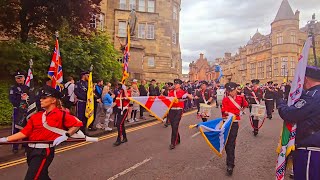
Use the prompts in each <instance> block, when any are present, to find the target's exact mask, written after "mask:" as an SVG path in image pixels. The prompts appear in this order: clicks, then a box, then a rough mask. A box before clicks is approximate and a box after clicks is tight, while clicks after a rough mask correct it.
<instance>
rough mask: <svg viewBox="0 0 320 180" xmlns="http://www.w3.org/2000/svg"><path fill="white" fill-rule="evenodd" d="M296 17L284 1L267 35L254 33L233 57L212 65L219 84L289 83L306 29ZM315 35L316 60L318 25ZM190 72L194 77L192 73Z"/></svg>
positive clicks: (227, 55) (319, 41)
mask: <svg viewBox="0 0 320 180" xmlns="http://www.w3.org/2000/svg"><path fill="white" fill-rule="evenodd" d="M299 16H300V12H299V11H298V10H297V11H296V12H295V13H293V11H292V8H291V6H290V4H289V2H288V0H283V1H282V3H281V5H280V8H279V10H278V13H277V15H276V17H275V19H274V21H273V22H272V23H271V33H270V34H268V35H262V34H261V33H260V32H259V31H258V30H257V32H256V33H255V34H254V35H253V36H252V37H251V38H250V40H249V41H248V43H247V44H246V45H244V46H241V47H240V48H239V49H238V52H237V53H236V54H235V55H233V56H231V54H230V53H225V57H223V58H217V59H216V60H215V63H218V64H220V66H221V67H222V69H223V74H224V76H223V78H222V80H221V82H222V83H226V82H228V81H234V82H237V83H240V84H245V83H247V82H250V80H252V79H259V80H260V81H261V83H266V82H267V81H271V80H272V81H274V82H277V83H282V82H286V81H288V80H292V79H293V76H294V72H295V68H296V65H297V62H298V58H299V56H300V53H301V50H302V48H303V45H304V42H305V40H306V39H307V36H308V32H307V30H308V28H307V26H305V27H303V28H300V27H299ZM310 17H311V16H310ZM315 35H316V40H315V46H316V52H317V57H318V60H319V58H320V23H319V22H318V23H317V24H316V25H315ZM309 58H310V59H312V58H313V52H312V49H310V57H309ZM209 69H210V68H209ZM190 72H192V73H196V72H194V71H192V69H190ZM209 73H214V72H211V71H210V72H209Z"/></svg>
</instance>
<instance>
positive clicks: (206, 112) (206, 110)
mask: <svg viewBox="0 0 320 180" xmlns="http://www.w3.org/2000/svg"><path fill="white" fill-rule="evenodd" d="M211 108H212V107H211V106H210V105H207V104H204V103H200V111H199V115H200V116H201V117H202V118H209V117H210V116H211Z"/></svg>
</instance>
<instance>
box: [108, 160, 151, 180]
mask: <svg viewBox="0 0 320 180" xmlns="http://www.w3.org/2000/svg"><path fill="white" fill-rule="evenodd" d="M151 159H152V157H150V158H148V159H145V160H143V161H142V162H139V163H137V164H135V165H134V166H132V167H130V168H128V169H126V170H124V171H122V172H120V173H118V174H116V175H114V176H112V177H110V178H109V179H108V180H114V179H117V178H118V177H120V176H123V175H125V174H127V173H128V172H130V171H132V170H134V169H136V168H138V167H139V166H141V165H143V164H145V163H147V162H149V161H150V160H151Z"/></svg>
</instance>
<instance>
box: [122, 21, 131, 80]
mask: <svg viewBox="0 0 320 180" xmlns="http://www.w3.org/2000/svg"><path fill="white" fill-rule="evenodd" d="M129 61H130V27H129V23H128V25H127V40H126V45H125V47H124V50H123V63H122V66H123V71H122V73H123V75H122V80H121V83H122V84H124V82H125V80H126V79H128V78H129V72H128V66H129Z"/></svg>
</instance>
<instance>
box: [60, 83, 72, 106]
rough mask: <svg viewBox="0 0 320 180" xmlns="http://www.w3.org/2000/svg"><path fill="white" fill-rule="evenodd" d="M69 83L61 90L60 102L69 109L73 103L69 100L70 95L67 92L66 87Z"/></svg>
mask: <svg viewBox="0 0 320 180" xmlns="http://www.w3.org/2000/svg"><path fill="white" fill-rule="evenodd" d="M70 85H71V83H69V85H68V86H67V87H65V88H63V90H62V92H61V93H62V99H61V100H62V103H63V105H64V107H65V108H68V109H70V107H71V106H72V105H73V103H72V102H71V101H70V96H69V93H68V87H69V86H70Z"/></svg>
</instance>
